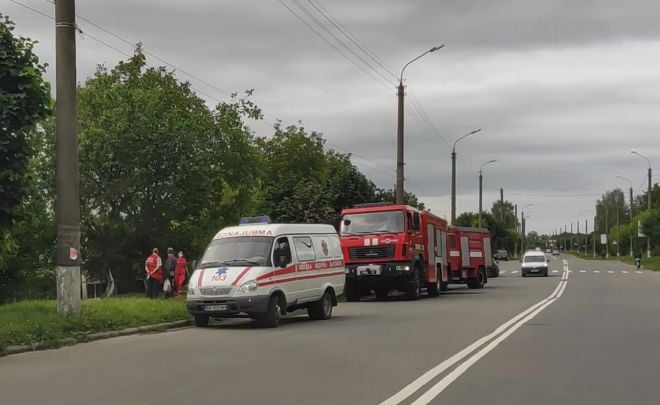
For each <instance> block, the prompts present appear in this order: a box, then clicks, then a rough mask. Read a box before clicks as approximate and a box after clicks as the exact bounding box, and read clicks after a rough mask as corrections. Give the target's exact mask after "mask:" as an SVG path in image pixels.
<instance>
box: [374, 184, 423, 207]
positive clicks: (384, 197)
mask: <svg viewBox="0 0 660 405" xmlns="http://www.w3.org/2000/svg"><path fill="white" fill-rule="evenodd" d="M403 200H404V202H405V203H406V204H407V205H410V206H411V207H415V208H417V209H418V210H425V209H426V206H425V205H424V203H423V202H421V201H419V199H418V198H417V196H416V195H415V194H413V193H410V192H408V191H405V192H404V196H403ZM374 202H391V203H392V204H394V203H395V202H396V193H395V191H394V189H393V188H390V189H387V190H386V189H382V188H379V189H377V190H376V195H375V200H374Z"/></svg>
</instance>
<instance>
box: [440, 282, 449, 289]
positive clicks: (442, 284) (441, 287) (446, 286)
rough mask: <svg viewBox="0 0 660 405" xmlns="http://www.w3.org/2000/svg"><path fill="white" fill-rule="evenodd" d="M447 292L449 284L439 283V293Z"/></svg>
mask: <svg viewBox="0 0 660 405" xmlns="http://www.w3.org/2000/svg"><path fill="white" fill-rule="evenodd" d="M447 290H449V282H447V283H443V282H441V283H440V291H447Z"/></svg>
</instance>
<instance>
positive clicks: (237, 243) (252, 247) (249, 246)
mask: <svg viewBox="0 0 660 405" xmlns="http://www.w3.org/2000/svg"><path fill="white" fill-rule="evenodd" d="M272 246H273V238H271V237H264V236H241V237H235V238H222V239H215V240H213V241H212V242H211V243H210V244H209V247H208V248H206V252H204V256H203V257H202V260H201V262H200V267H202V268H204V267H214V266H270V250H271V247H272Z"/></svg>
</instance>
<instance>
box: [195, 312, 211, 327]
mask: <svg viewBox="0 0 660 405" xmlns="http://www.w3.org/2000/svg"><path fill="white" fill-rule="evenodd" d="M208 324H209V316H208V315H195V326H197V327H200V328H203V327H205V326H208Z"/></svg>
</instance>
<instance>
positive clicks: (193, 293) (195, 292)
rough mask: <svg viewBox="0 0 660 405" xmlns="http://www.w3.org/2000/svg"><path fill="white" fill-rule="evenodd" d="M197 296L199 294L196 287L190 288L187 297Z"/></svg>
mask: <svg viewBox="0 0 660 405" xmlns="http://www.w3.org/2000/svg"><path fill="white" fill-rule="evenodd" d="M195 294H197V291H195V287H188V292H187V295H195Z"/></svg>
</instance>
